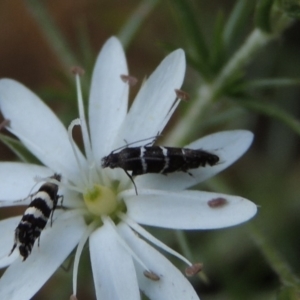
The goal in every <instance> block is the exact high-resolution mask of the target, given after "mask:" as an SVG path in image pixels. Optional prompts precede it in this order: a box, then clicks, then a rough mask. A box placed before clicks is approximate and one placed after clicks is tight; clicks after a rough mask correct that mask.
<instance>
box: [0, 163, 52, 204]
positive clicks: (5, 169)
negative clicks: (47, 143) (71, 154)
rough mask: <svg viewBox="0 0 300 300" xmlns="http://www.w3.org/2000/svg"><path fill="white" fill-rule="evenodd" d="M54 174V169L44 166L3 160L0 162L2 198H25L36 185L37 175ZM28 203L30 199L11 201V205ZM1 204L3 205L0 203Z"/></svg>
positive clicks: (8, 199) (0, 197)
mask: <svg viewBox="0 0 300 300" xmlns="http://www.w3.org/2000/svg"><path fill="white" fill-rule="evenodd" d="M52 175H53V171H51V170H50V169H48V168H46V167H43V166H38V165H33V164H25V163H18V162H2V163H0V200H7V201H10V200H11V201H16V200H18V199H20V200H21V199H24V198H26V197H27V196H29V194H30V193H31V192H32V188H33V187H34V186H35V185H36V181H35V180H34V179H35V178H36V177H37V176H38V177H49V176H52ZM39 185H40V184H39ZM26 203H28V201H27V202H25V203H23V202H17V203H11V205H23V204H24V205H25V204H26ZM8 204H9V203H7V204H6V205H5V206H7V205H8ZM0 206H2V205H1V204H0Z"/></svg>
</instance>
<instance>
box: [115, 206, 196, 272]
mask: <svg viewBox="0 0 300 300" xmlns="http://www.w3.org/2000/svg"><path fill="white" fill-rule="evenodd" d="M118 217H119V218H120V219H121V220H122V221H123V222H125V223H126V224H127V225H128V226H130V227H131V228H132V229H133V230H135V231H136V232H137V233H138V234H140V235H141V236H142V237H144V238H145V239H147V240H148V241H149V242H151V243H152V244H154V245H155V246H157V247H159V248H161V249H163V250H164V251H166V252H168V253H170V254H172V255H174V256H175V257H177V258H179V259H180V260H181V261H183V262H184V263H186V264H187V265H188V266H190V267H191V266H193V264H192V263H191V262H190V261H189V260H188V259H187V258H185V257H184V256H182V255H181V254H179V253H178V252H176V251H175V250H173V249H171V248H170V247H168V246H167V245H166V244H164V243H162V242H161V241H160V240H158V239H156V238H155V237H154V236H153V235H151V234H150V233H149V232H148V231H146V230H145V229H144V228H143V227H141V226H140V225H139V224H137V223H135V222H134V221H133V220H132V219H130V218H129V217H128V216H127V215H125V214H123V213H122V212H119V213H118Z"/></svg>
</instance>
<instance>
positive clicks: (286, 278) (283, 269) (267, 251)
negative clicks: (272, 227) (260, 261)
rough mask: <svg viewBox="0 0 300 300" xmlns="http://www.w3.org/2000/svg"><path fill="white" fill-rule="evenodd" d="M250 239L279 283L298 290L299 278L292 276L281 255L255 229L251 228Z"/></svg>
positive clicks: (299, 286)
mask: <svg viewBox="0 0 300 300" xmlns="http://www.w3.org/2000/svg"><path fill="white" fill-rule="evenodd" d="M251 237H252V239H253V240H254V242H255V243H256V245H257V246H258V248H259V249H260V251H261V252H262V254H263V255H264V257H265V258H266V260H267V261H268V264H269V265H270V266H271V267H272V269H273V270H274V272H275V273H276V274H277V275H278V277H279V279H280V281H281V283H282V284H284V285H285V286H293V287H296V288H297V289H299V290H300V280H299V278H298V277H297V276H296V275H295V274H293V271H292V270H291V268H290V266H289V265H288V263H287V262H286V261H285V260H284V259H283V257H282V256H281V254H280V253H279V252H278V251H277V250H276V249H275V248H274V247H272V245H271V244H269V243H268V241H267V240H266V239H265V238H264V236H263V235H262V234H261V233H260V232H259V230H257V229H256V228H255V227H252V228H251Z"/></svg>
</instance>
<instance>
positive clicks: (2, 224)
mask: <svg viewBox="0 0 300 300" xmlns="http://www.w3.org/2000/svg"><path fill="white" fill-rule="evenodd" d="M21 218H22V217H21V216H17V217H13V218H8V219H5V220H2V221H0V236H1V239H0V268H3V267H6V266H8V265H10V264H11V263H12V262H13V261H15V260H16V259H17V258H18V256H19V254H18V252H17V251H14V253H12V254H11V255H9V254H10V252H11V249H12V247H13V244H14V232H15V229H16V227H17V226H18V224H19V222H20V220H21Z"/></svg>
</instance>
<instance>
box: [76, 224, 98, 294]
mask: <svg viewBox="0 0 300 300" xmlns="http://www.w3.org/2000/svg"><path fill="white" fill-rule="evenodd" d="M98 223H99V221H98V220H95V221H93V222H92V223H91V224H89V226H88V227H87V229H86V231H85V232H84V234H83V235H82V237H81V239H80V241H79V243H78V246H77V249H76V253H75V259H74V265H73V294H72V296H74V297H76V294H77V276H78V266H79V260H80V256H81V253H82V250H83V247H84V245H85V243H86V241H87V239H88V238H89V236H90V235H91V233H92V232H93V231H94V230H95V229H96V227H97V226H98ZM74 299H76V298H74Z"/></svg>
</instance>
